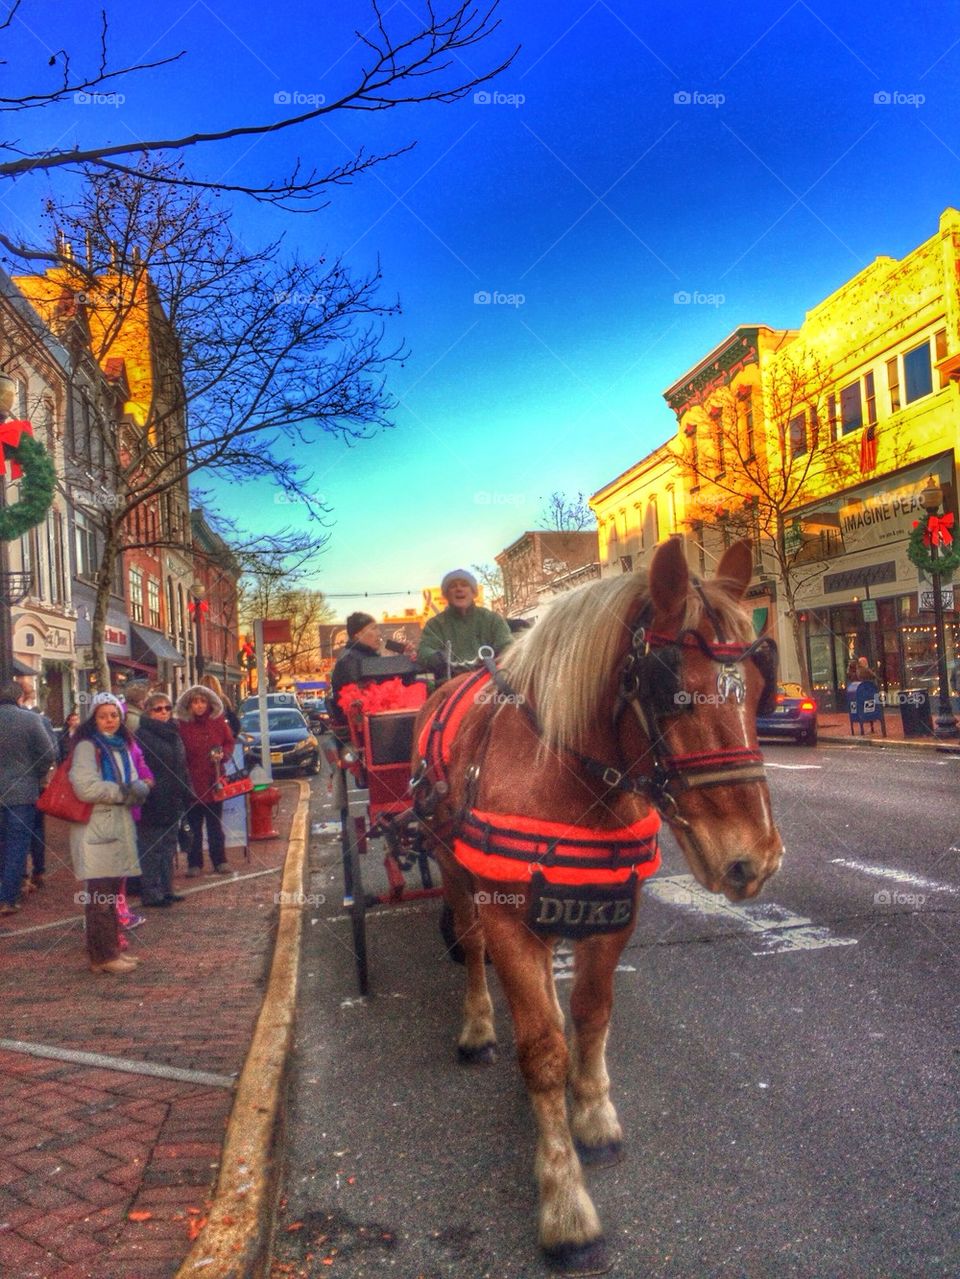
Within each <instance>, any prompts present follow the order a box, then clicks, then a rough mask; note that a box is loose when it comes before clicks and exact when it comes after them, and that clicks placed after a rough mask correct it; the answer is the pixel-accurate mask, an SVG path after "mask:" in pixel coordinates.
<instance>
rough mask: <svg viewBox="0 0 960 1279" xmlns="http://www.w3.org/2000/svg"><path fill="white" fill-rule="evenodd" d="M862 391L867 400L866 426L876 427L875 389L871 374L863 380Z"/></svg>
mask: <svg viewBox="0 0 960 1279" xmlns="http://www.w3.org/2000/svg"><path fill="white" fill-rule="evenodd" d="M863 390H864V394H865V396H866V400H867V424H868V426H876V424H877V388H876V384H875V383H874V378H873V373H872V372H870V373H868V374H867V375H866V376H865V377H864V379H863Z"/></svg>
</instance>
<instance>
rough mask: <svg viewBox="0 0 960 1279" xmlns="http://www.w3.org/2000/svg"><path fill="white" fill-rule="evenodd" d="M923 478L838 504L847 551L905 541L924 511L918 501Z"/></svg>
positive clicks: (923, 486)
mask: <svg viewBox="0 0 960 1279" xmlns="http://www.w3.org/2000/svg"><path fill="white" fill-rule="evenodd" d="M925 486H926V477H925V476H924V477H923V478H919V477H918V478H917V479H915V480H911V481H908V482H907V483H905V484H902V485H901V486H900V487H898V488H889V489H883V490H881V491H879V492H876V491H875V492H873V493H869V494H867V495H866V496H864V497H862V498H852V499H851V500H850V501H848V502H847V503H846V504H845V505H843V506H841V507H840V532H841V534H842V535H843V545H844V548H845V549H846V550H847V551H863V550H868V549H870V548H872V547H875V546H886V545H888V544H889V543H890V542H905V541H906V540H907V538H908V537H909V536H910V534H911V533H912V532H913V524H914V521H915V520H918V519H921V518H923V517H924V516H925V514H926V512H925V511H924V509H923V503H922V502H921V501H920V497H921V494H922V493H923V490H924V488H925Z"/></svg>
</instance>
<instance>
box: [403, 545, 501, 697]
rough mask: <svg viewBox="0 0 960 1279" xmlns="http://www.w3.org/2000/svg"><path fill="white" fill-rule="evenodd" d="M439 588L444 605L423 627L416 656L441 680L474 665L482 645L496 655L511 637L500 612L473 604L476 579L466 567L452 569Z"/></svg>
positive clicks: (475, 594)
mask: <svg viewBox="0 0 960 1279" xmlns="http://www.w3.org/2000/svg"><path fill="white" fill-rule="evenodd" d="M440 590H441V591H442V592H443V598H444V599H445V600H446V601H447V607H446V608H445V609H444V610H443V612H442V613H439V614H438V615H437V616H436V617H431V619H430V621H429V622H427V624H426V626H424V628H423V635H422V637H421V639H420V648H419V650H418V651H417V658H418V659H419V662H420V665H421V666H423V667H425V668H426V670H428V671H432V672H433V673H434V675H436V676H437V678H438V679H440V680H444V679H449V678H450V677H451V675H456V674H459V673H460V672H462V671H464V670H467V669H469V668H471V667H473V666H476V665H477V663H478V661H479V660H480V659H479V650H480V649H481V648H482V647H484V646H489V647H490V648H492V649H493V651H494V653H495V654H497V655H499V654H500V653H501V652H502V651H503V649H505V648H506V647H507V645H508V644H509V643H510V641H511V639H512V638H513V636H512V635H511V634H510V628H509V626H507V623H506V622H505V621H504V619H503V618H502V617H501V616H500V615H499V613H494V612H493V611H492V610H491V609H489V608H482V607H480V606H479V605H478V604H477V603H476V599H477V579H476V578H475V577H474V576H473V574H472V573H468V572H467V570H466V569H465V568H454V569H451V570H450V572H449V573H447V574H446V576H445V577H444V579H443V581H442V582H441V583H440Z"/></svg>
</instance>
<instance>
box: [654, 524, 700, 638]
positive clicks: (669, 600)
mask: <svg viewBox="0 0 960 1279" xmlns="http://www.w3.org/2000/svg"><path fill="white" fill-rule="evenodd" d="M649 581H650V598H651V599H652V600H653V607H654V609H655V610H656V613H657V616H658V617H662V618H663V619H664V620H665V621H679V620H680V619H681V618H682V617H683V614H684V610H685V609H686V606H687V594H688V592H689V590H690V573H689V570H688V569H687V558H686V556H685V555H684V553H683V538H682V537H669V538H667V540H666V541H665V542H661V543H660V545H659V546H658V547H657V549H656V550H655V551H654V552H653V559H652V560H651V561H650V578H649Z"/></svg>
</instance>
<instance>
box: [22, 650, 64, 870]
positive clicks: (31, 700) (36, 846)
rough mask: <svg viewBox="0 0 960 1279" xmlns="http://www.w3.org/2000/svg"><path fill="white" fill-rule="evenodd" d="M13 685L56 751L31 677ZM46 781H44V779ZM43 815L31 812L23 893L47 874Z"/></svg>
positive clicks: (53, 732) (54, 735)
mask: <svg viewBox="0 0 960 1279" xmlns="http://www.w3.org/2000/svg"><path fill="white" fill-rule="evenodd" d="M13 678H14V683H16V684H19V685H20V687H21V688H22V689H23V697H22V698H21V701H20V705H21V706H22V707H24V709H26V710H29V711H32V712H33V714H34V715H36V716H38V717H39V720H40V723H41V724H42V725H43V728H44V731H45V732H46V734H47V736H48V737H49V739H50V741H51V743H52V744H53V748H54V750H55V751H56V750H57V747H58V745H59V743H58V741H57V732H56V729H55V728H54V727H53V724H51V722H50V719H49V717H48V716H46V715H45V714H44V713H43V711H42V710H41V709H40V706H39V704H38V703H37V685H36V679H35V678H34V676H33V675H15V676H14V677H13ZM44 780H46V779H44ZM43 787H44V783H43V782H41V784H40V790H41V791H42V790H43ZM44 820H45V819H44V815H43V813H41V812H40V810H39V808H34V810H33V829H32V830H31V831H30V846H29V848H28V850H27V852H28V859H29V865H30V869H29V871H27V868H26V867H24V872H25V873H24V877H23V891H24V893H35V892H36V891H37V890H38V889H40V888H42V887H43V885H44V880H45V877H46V872H47V833H46V828H45V826H44Z"/></svg>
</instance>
